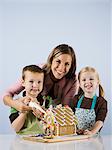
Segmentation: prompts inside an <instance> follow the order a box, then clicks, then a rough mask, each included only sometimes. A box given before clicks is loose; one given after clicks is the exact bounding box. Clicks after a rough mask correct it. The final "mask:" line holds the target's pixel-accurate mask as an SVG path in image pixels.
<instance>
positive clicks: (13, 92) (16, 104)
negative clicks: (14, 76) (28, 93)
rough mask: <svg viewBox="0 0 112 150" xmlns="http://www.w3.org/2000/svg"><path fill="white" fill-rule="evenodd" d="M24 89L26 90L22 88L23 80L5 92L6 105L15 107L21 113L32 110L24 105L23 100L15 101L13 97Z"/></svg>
mask: <svg viewBox="0 0 112 150" xmlns="http://www.w3.org/2000/svg"><path fill="white" fill-rule="evenodd" d="M23 89H24V88H23V87H22V84H21V80H19V81H18V82H17V83H16V84H15V85H13V86H11V87H10V88H9V89H8V90H7V91H5V93H4V96H3V101H4V104H5V105H8V106H10V107H14V108H15V109H16V110H18V111H20V112H22V111H28V110H31V108H30V107H29V106H26V105H25V104H24V103H23V100H24V99H23V98H19V99H16V100H13V96H14V95H17V94H19V93H20V92H21V91H22V90H23Z"/></svg>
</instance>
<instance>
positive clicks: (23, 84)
mask: <svg viewBox="0 0 112 150" xmlns="http://www.w3.org/2000/svg"><path fill="white" fill-rule="evenodd" d="M21 83H22V86H23V87H24V86H25V81H24V80H23V79H22V81H21Z"/></svg>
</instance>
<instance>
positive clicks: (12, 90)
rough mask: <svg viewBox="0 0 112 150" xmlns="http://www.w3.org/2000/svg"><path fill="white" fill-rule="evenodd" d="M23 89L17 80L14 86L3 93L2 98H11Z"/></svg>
mask: <svg viewBox="0 0 112 150" xmlns="http://www.w3.org/2000/svg"><path fill="white" fill-rule="evenodd" d="M23 89H24V87H23V86H22V83H21V80H19V81H18V82H17V83H16V84H14V85H12V86H11V87H9V88H8V89H7V90H6V91H5V92H4V94H3V97H4V96H6V95H9V96H12V97H13V96H14V95H15V94H19V93H20V92H21V91H22V90H23Z"/></svg>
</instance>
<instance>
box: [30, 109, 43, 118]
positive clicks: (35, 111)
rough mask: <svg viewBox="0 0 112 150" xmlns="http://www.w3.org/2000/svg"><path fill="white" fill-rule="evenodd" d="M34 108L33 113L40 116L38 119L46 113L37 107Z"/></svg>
mask: <svg viewBox="0 0 112 150" xmlns="http://www.w3.org/2000/svg"><path fill="white" fill-rule="evenodd" d="M32 110H33V114H34V115H35V116H36V117H37V118H38V119H42V118H43V117H44V113H42V112H41V111H40V110H38V109H36V108H32Z"/></svg>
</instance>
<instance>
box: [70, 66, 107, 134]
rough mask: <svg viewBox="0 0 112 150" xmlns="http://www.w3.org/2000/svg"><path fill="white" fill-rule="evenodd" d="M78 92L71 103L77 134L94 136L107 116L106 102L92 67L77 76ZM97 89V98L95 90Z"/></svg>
mask: <svg viewBox="0 0 112 150" xmlns="http://www.w3.org/2000/svg"><path fill="white" fill-rule="evenodd" d="M78 80H79V91H78V95H76V96H75V97H74V99H73V101H71V107H72V109H73V110H74V112H75V115H76V116H77V118H78V126H77V128H78V134H89V135H93V134H96V133H97V132H98V131H100V129H101V128H102V126H103V122H104V120H105V117H106V114H107V101H106V100H105V99H104V97H103V96H104V91H103V88H102V87H101V85H100V81H99V75H98V73H97V72H96V70H95V69H94V68H92V67H85V68H83V69H82V70H81V71H80V72H79V75H78ZM98 87H99V96H97V95H96V90H97V88H98Z"/></svg>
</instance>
